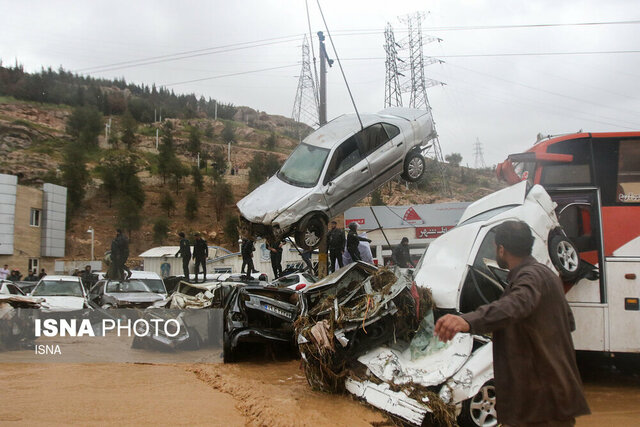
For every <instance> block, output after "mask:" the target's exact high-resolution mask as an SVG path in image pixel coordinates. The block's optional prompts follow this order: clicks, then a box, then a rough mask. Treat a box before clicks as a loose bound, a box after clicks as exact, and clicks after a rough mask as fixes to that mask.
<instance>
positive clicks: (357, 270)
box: [295, 262, 455, 425]
mask: <svg viewBox="0 0 640 427" xmlns="http://www.w3.org/2000/svg"><path fill="white" fill-rule="evenodd" d="M301 306H302V312H301V315H300V317H299V318H298V320H297V321H296V323H295V327H296V335H297V339H298V345H299V349H300V353H301V356H302V364H303V367H304V371H305V375H306V377H307V381H308V382H309V384H310V385H311V386H312V387H313V388H315V389H319V390H322V391H326V392H334V393H335V392H343V391H345V390H347V391H349V392H351V393H353V394H355V395H357V396H359V397H362V398H365V400H367V399H366V396H364V393H362V392H360V391H361V390H359V388H363V387H366V385H367V383H371V384H376V385H378V386H381V387H384V388H386V389H387V390H389V391H391V392H392V393H398V394H402V395H404V396H405V397H406V398H409V399H413V400H415V401H418V402H422V403H427V402H429V404H428V405H429V409H430V411H431V412H432V413H433V414H434V417H435V418H436V419H437V420H438V422H440V424H442V425H453V424H454V423H455V407H454V406H452V405H446V404H444V403H443V402H442V401H441V399H440V398H439V397H438V395H437V393H436V392H435V391H434V390H432V389H430V388H428V387H427V386H425V385H423V384H421V383H419V380H418V379H417V378H415V375H414V376H412V375H411V374H409V373H406V375H402V372H401V371H402V364H401V363H399V361H398V360H397V359H398V357H402V355H403V353H402V352H403V351H404V352H405V353H408V354H409V359H410V360H411V361H415V360H417V359H420V358H422V357H425V356H427V355H429V354H431V353H432V352H434V351H437V350H440V349H442V348H444V347H445V344H443V343H442V342H440V341H438V340H437V338H435V337H434V336H433V324H434V323H433V320H434V319H433V301H432V299H431V294H430V292H429V290H428V289H427V288H418V287H417V286H416V285H415V283H414V282H413V280H412V277H411V273H410V272H409V271H408V270H403V269H397V268H396V269H395V270H394V271H391V270H388V269H377V268H376V267H374V266H372V265H368V264H365V263H361V262H358V263H355V264H350V265H348V266H346V267H344V268H342V269H340V270H338V271H336V272H335V273H333V274H332V275H330V276H327V277H326V278H325V279H324V280H322V281H320V282H318V283H317V284H316V286H314V287H312V288H310V289H309V290H308V291H306V292H302V294H301ZM383 345H387V346H389V349H388V351H387V352H386V353H384V354H377V353H376V352H372V353H373V354H375V356H374V357H371V356H367V355H368V352H369V351H370V350H373V349H376V348H377V347H380V346H383ZM369 359H376V360H377V361H378V362H381V363H376V362H374V361H372V360H369ZM394 359H395V360H394ZM425 368H426V369H430V368H432V366H425ZM418 369H419V368H418ZM385 399H387V400H388V396H386V397H385ZM370 403H373V404H374V405H375V406H379V407H381V409H385V410H387V411H388V412H390V413H392V414H393V413H396V414H397V411H394V410H392V409H391V410H390V408H385V407H382V406H381V405H376V404H375V403H374V402H370ZM421 413H422V415H423V417H424V415H426V409H423V410H422V411H421ZM397 415H401V414H397ZM410 421H415V422H417V423H418V424H419V423H420V422H421V421H422V418H420V419H416V420H410Z"/></svg>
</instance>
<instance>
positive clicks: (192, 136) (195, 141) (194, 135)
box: [188, 126, 202, 156]
mask: <svg viewBox="0 0 640 427" xmlns="http://www.w3.org/2000/svg"><path fill="white" fill-rule="evenodd" d="M200 139H201V136H200V129H198V128H197V127H196V126H191V129H189V145H188V148H189V151H190V152H191V154H193V155H194V156H195V155H196V154H198V153H199V152H200V150H201V149H202V148H201V143H200Z"/></svg>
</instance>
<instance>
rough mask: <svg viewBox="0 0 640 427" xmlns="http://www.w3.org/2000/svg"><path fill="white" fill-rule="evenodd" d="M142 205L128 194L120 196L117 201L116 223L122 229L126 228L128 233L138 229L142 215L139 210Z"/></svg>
mask: <svg viewBox="0 0 640 427" xmlns="http://www.w3.org/2000/svg"><path fill="white" fill-rule="evenodd" d="M141 210H142V205H139V204H138V203H137V202H136V201H135V200H133V199H132V198H131V197H129V195H124V196H122V197H120V200H119V201H118V214H117V217H116V224H117V225H118V227H119V228H121V229H122V230H126V231H127V232H128V233H129V234H131V232H132V231H135V230H139V229H140V226H141V225H142V216H141V215H140V211H141Z"/></svg>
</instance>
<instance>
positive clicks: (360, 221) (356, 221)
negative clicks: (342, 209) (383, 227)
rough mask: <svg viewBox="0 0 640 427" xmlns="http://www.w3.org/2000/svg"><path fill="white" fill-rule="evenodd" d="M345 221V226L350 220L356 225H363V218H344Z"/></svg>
mask: <svg viewBox="0 0 640 427" xmlns="http://www.w3.org/2000/svg"><path fill="white" fill-rule="evenodd" d="M345 222H346V224H347V227H348V226H349V224H351V223H352V222H355V223H356V224H358V225H364V218H354V219H345Z"/></svg>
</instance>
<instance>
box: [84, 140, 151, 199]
mask: <svg viewBox="0 0 640 427" xmlns="http://www.w3.org/2000/svg"><path fill="white" fill-rule="evenodd" d="M140 164H141V161H140V157H139V156H138V154H136V153H131V152H126V151H111V152H108V153H107V154H105V155H104V156H103V157H102V159H101V160H100V166H98V167H97V168H96V169H97V171H98V173H99V174H100V177H101V178H102V182H103V184H102V186H103V188H104V189H105V190H106V192H107V195H108V197H109V207H111V200H112V198H113V196H116V197H117V198H118V199H121V198H122V197H125V196H126V197H128V198H129V199H130V200H131V201H132V202H133V203H135V204H136V206H137V207H138V208H140V207H142V205H143V204H144V201H145V192H144V189H143V188H142V182H141V181H140V178H139V177H138V172H139V171H140V169H141V168H140Z"/></svg>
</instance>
